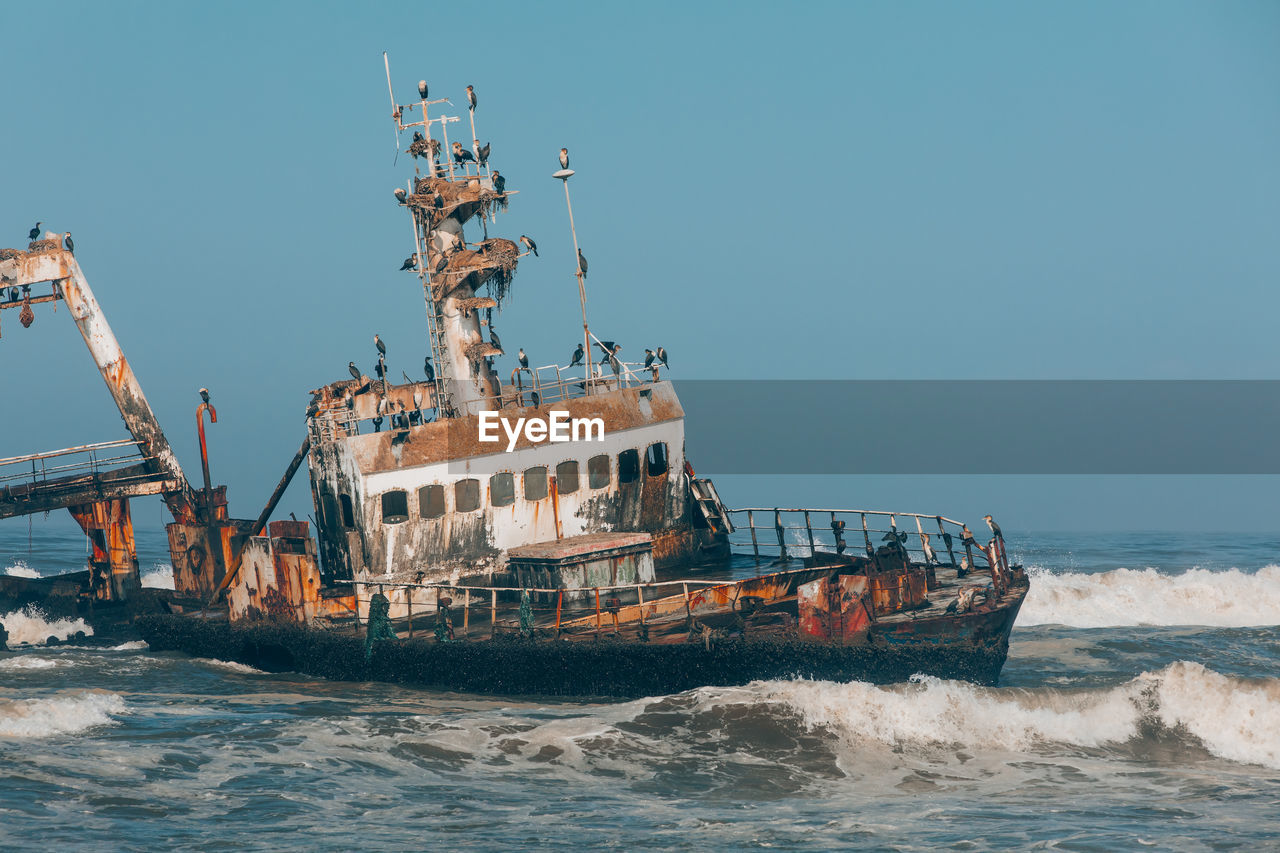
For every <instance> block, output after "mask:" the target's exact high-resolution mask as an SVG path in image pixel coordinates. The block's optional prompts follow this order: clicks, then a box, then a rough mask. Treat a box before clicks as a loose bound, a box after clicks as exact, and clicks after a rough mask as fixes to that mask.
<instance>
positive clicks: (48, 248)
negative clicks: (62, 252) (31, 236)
mask: <svg viewBox="0 0 1280 853" xmlns="http://www.w3.org/2000/svg"><path fill="white" fill-rule="evenodd" d="M61 248H62V241H60V240H32V241H31V242H30V243H28V244H27V251H28V252H52V251H54V250H55V249H61Z"/></svg>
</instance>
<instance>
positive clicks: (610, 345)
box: [596, 341, 622, 356]
mask: <svg viewBox="0 0 1280 853" xmlns="http://www.w3.org/2000/svg"><path fill="white" fill-rule="evenodd" d="M596 346H598V347H600V349H602V350H604V354H605V355H606V356H609V355H613V354H614V353H616V352H617V351H618V350H620V349H622V346H621V345H620V344H615V343H614V342H613V341H596Z"/></svg>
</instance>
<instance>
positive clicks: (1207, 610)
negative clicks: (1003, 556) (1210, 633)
mask: <svg viewBox="0 0 1280 853" xmlns="http://www.w3.org/2000/svg"><path fill="white" fill-rule="evenodd" d="M1030 574H1031V591H1030V592H1029V593H1028V594H1027V600H1026V601H1025V602H1024V603H1023V605H1022V610H1021V612H1020V613H1019V615H1018V624H1019V625H1050V624H1054V625H1066V626H1068V627H1072V628H1103V627H1110V626H1124V625H1209V626H1214V627H1223V628H1243V627H1248V626H1252V625H1275V624H1280V566H1266V567H1265V568H1262V569H1259V570H1258V571H1256V572H1242V571H1240V570H1239V569H1230V570H1228V571H1220V572H1212V571H1207V570H1205V569H1191V570H1190V571H1186V572H1182V573H1180V574H1165V573H1162V572H1159V571H1157V570H1155V569H1115V570H1113V571H1109V572H1098V573H1097V574H1079V573H1075V572H1061V573H1058V572H1051V571H1048V570H1045V569H1031V571H1030Z"/></svg>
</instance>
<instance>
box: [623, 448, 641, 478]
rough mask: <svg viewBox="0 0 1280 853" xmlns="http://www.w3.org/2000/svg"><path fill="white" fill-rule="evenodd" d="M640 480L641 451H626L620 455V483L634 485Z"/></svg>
mask: <svg viewBox="0 0 1280 853" xmlns="http://www.w3.org/2000/svg"><path fill="white" fill-rule="evenodd" d="M639 479H640V451H638V450H624V451H622V452H621V453H619V454H618V482H619V483H634V482H635V481H636V480H639Z"/></svg>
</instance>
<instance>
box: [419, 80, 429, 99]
mask: <svg viewBox="0 0 1280 853" xmlns="http://www.w3.org/2000/svg"><path fill="white" fill-rule="evenodd" d="M418 96H419V97H420V98H422V100H424V101H425V100H426V99H427V81H426V80H419V81H418Z"/></svg>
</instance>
